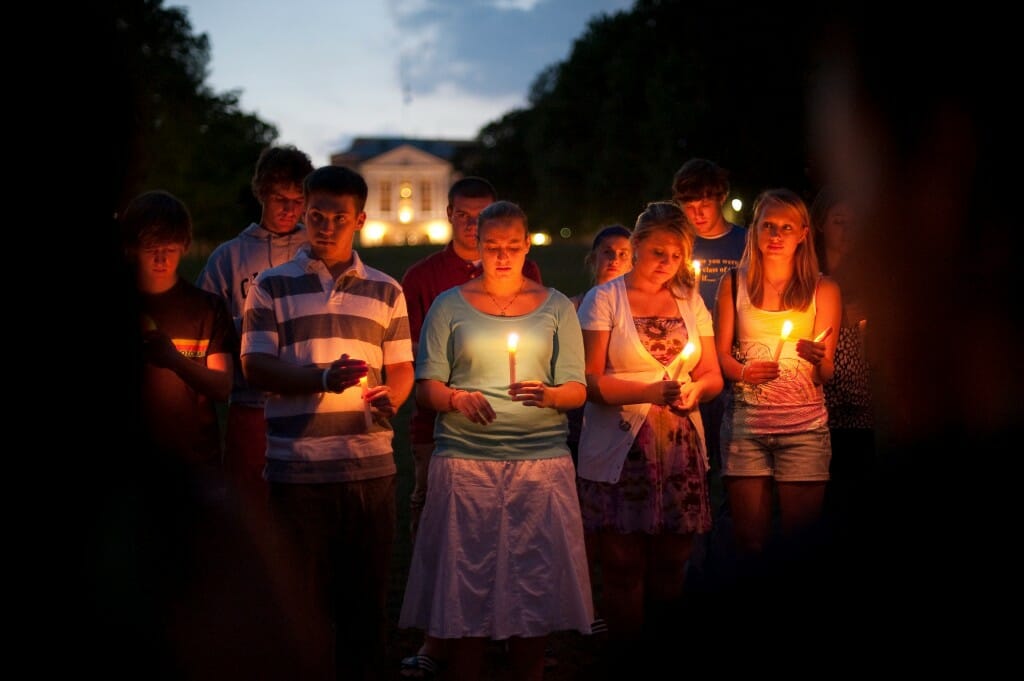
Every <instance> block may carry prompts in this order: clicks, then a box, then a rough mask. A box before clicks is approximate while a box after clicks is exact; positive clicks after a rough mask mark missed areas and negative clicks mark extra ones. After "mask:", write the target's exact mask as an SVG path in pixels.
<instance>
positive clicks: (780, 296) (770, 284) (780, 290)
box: [764, 277, 789, 300]
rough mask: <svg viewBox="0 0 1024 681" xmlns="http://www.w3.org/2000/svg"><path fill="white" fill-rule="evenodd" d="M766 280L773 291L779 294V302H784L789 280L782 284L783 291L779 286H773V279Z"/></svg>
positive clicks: (766, 278)
mask: <svg viewBox="0 0 1024 681" xmlns="http://www.w3.org/2000/svg"><path fill="white" fill-rule="evenodd" d="M764 280H765V281H767V282H768V285H769V286H771V287H772V288H773V289H775V292H776V293H778V294H779V300H782V292H783V291H784V290H786V287H787V286H789V279H787V280H786V281H784V282H782V288H781V289H780V288H779V287H778V286H776V285H775V284H773V283H772V281H771V279H769V278H768V277H765V278H764Z"/></svg>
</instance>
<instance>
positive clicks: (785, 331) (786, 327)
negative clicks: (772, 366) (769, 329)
mask: <svg viewBox="0 0 1024 681" xmlns="http://www.w3.org/2000/svg"><path fill="white" fill-rule="evenodd" d="M792 330H793V322H791V321H789V320H788V319H787V320H786V321H784V322H782V333H781V334H780V335H779V344H778V345H776V346H775V357H773V358H772V361H773V362H778V361H779V355H781V354H782V346H783V345H785V343H786V339H787V338H789V332H790V331H792Z"/></svg>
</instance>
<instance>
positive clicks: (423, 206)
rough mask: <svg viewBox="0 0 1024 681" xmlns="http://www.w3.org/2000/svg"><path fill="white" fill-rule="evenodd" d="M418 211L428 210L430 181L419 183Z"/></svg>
mask: <svg viewBox="0 0 1024 681" xmlns="http://www.w3.org/2000/svg"><path fill="white" fill-rule="evenodd" d="M420 210H422V211H424V212H427V211H429V210H430V180H423V181H422V182H420Z"/></svg>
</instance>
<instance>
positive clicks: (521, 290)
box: [484, 277, 526, 317]
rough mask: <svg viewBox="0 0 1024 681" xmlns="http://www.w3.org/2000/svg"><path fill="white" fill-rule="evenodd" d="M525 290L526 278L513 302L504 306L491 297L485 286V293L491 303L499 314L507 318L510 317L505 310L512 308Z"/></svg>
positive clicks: (513, 297)
mask: <svg viewBox="0 0 1024 681" xmlns="http://www.w3.org/2000/svg"><path fill="white" fill-rule="evenodd" d="M524 288H526V278H525V277H524V278H523V283H522V284H520V285H519V290H518V291H516V294H515V295H514V296H512V300H510V301H508V302H507V303H505V304H504V305H502V304H501V303H499V302H498V301H497V300H496V299H495V298H494V296H492V295H491V292H490V291H488V290H487V287H486V286H484V293H486V294H487V297H488V298H490V299H491V302H493V303H494V307H496V308H498V312H499V313H500V314H501V316H502V317H507V316H508V315H507V314H505V310H507V309H508V308H510V307H512V303H514V302H516V298H518V297H519V294H520V293H522V292H523V289H524Z"/></svg>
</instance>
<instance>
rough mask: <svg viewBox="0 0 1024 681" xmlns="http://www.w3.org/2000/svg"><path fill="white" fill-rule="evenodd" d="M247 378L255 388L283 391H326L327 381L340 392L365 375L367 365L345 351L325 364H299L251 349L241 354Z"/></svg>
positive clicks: (336, 391)
mask: <svg viewBox="0 0 1024 681" xmlns="http://www.w3.org/2000/svg"><path fill="white" fill-rule="evenodd" d="M242 370H243V371H244V372H245V378H246V380H247V381H249V383H250V384H251V385H252V387H254V388H258V389H260V390H267V391H270V392H275V393H281V394H282V395H301V394H305V393H320V392H324V384H325V383H326V385H327V389H328V390H329V391H330V392H335V393H340V392H344V391H345V390H347V389H348V388H351V387H352V386H354V385H359V379H360V378H362V377H363V376H365V375H366V373H367V371H368V368H367V366H366V362H364V361H363V360H361V359H352V358H350V357H349V356H348V355H342V356H341V357H339V358H338V359H336V360H334V361H333V362H331V363H330V365H328V366H327V367H326V368H324V369H321V368H319V367H308V366H297V365H295V364H289V363H288V362H286V361H284V360H282V359H280V358H279V357H275V356H273V355H268V354H263V353H258V352H254V353H249V354H246V355H244V356H243V357H242Z"/></svg>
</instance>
